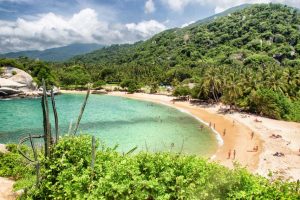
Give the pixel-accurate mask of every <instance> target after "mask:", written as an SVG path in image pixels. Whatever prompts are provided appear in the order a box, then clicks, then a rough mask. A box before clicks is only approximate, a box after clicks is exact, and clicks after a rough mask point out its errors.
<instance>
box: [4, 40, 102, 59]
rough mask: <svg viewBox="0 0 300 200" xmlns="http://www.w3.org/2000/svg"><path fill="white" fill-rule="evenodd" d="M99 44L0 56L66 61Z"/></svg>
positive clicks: (98, 47) (92, 49)
mask: <svg viewBox="0 0 300 200" xmlns="http://www.w3.org/2000/svg"><path fill="white" fill-rule="evenodd" d="M102 47H103V45H99V44H70V45H68V46H63V47H57V48H51V49H46V50H43V51H37V50H35V51H20V52H11V53H6V54H1V55H0V58H1V57H2V58H5V57H6V58H18V57H20V56H23V57H28V58H32V59H40V60H43V61H66V60H68V59H70V58H72V57H74V56H76V55H80V54H86V53H90V52H92V51H95V50H97V49H100V48H102Z"/></svg>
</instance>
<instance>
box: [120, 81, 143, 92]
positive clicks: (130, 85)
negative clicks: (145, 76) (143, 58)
mask: <svg viewBox="0 0 300 200" xmlns="http://www.w3.org/2000/svg"><path fill="white" fill-rule="evenodd" d="M120 86H121V87H122V88H127V92H128V93H134V92H136V91H138V90H139V89H140V88H141V86H140V85H139V84H138V82H137V81H136V80H133V79H125V80H123V81H122V82H121V84H120Z"/></svg>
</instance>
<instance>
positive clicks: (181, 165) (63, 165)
mask: <svg viewBox="0 0 300 200" xmlns="http://www.w3.org/2000/svg"><path fill="white" fill-rule="evenodd" d="M96 147H97V148H98V150H97V151H96V154H95V155H96V157H95V163H94V168H92V167H91V163H92V137H91V136H87V135H81V136H77V137H74V136H68V137H64V138H62V139H61V140H60V142H59V143H58V144H57V145H56V146H55V147H54V149H53V157H52V159H51V160H50V159H48V158H46V159H44V160H43V161H42V163H43V164H45V165H48V166H49V168H47V169H46V168H43V169H42V171H41V175H42V180H41V184H40V186H39V187H33V188H31V189H30V190H29V191H28V193H27V194H26V196H23V197H22V198H24V199H26V198H27V199H299V198H300V191H299V182H298V183H297V182H284V181H281V180H275V181H269V180H268V179H266V178H263V177H260V176H256V175H252V174H250V173H249V172H247V170H246V169H243V168H239V167H237V168H236V169H234V170H229V169H227V168H225V167H223V166H221V165H219V164H217V163H211V162H208V161H207V160H205V159H202V158H199V157H196V156H183V155H178V154H170V153H146V152H140V153H137V154H135V155H131V154H121V153H118V152H117V151H115V149H112V148H109V147H105V146H104V145H103V144H101V143H100V142H99V141H97V142H96Z"/></svg>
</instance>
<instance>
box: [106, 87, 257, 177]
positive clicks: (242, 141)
mask: <svg viewBox="0 0 300 200" xmlns="http://www.w3.org/2000/svg"><path fill="white" fill-rule="evenodd" d="M108 95H111V96H120V97H125V98H131V99H136V100H143V101H150V102H154V103H160V104H163V105H165V106H170V107H173V108H176V109H178V110H179V111H181V112H185V113H187V114H189V115H191V116H192V117H194V118H196V119H197V120H198V121H200V122H201V123H203V124H205V125H206V126H208V127H209V123H211V124H212V127H211V130H212V131H213V132H214V133H215V134H216V139H217V140H218V143H219V147H218V149H217V150H216V152H215V153H214V154H213V155H212V156H211V158H210V160H212V161H216V162H218V163H220V164H221V165H224V166H226V167H229V168H231V169H232V168H234V163H235V161H237V162H239V163H240V164H241V165H242V166H244V167H246V168H247V169H248V170H250V171H251V172H255V170H256V169H257V168H258V166H259V154H260V152H261V150H262V142H261V141H260V140H259V139H258V137H257V136H255V137H254V138H253V141H252V142H253V144H254V145H256V146H259V150H258V151H257V152H251V154H250V153H249V154H248V155H247V157H245V156H244V155H243V154H241V152H242V151H243V150H244V148H245V146H246V147H248V148H250V146H249V144H248V140H247V139H246V138H245V137H243V136H242V137H241V134H236V132H241V131H242V132H243V133H244V134H247V132H249V133H251V131H250V130H249V129H248V128H247V127H242V126H241V125H240V124H236V123H235V124H234V125H233V122H232V121H231V120H229V119H226V118H224V117H223V116H221V115H220V116H215V115H216V114H215V113H210V112H208V111H207V110H205V109H203V110H202V109H199V108H197V107H196V106H194V105H190V103H189V102H186V101H183V102H176V103H174V104H173V103H172V101H171V100H172V99H173V97H170V96H166V95H155V94H144V93H134V94H126V93H125V92H110V93H109V94H108ZM213 124H215V129H214V128H213ZM224 129H226V134H225V136H223V135H222V134H221V133H223V131H224ZM244 134H243V135H244ZM249 135H250V134H249ZM218 138H219V139H218ZM254 145H253V146H254ZM251 149H252V147H251ZM229 150H231V158H230V159H228V152H229ZM234 150H236V157H235V159H233V158H232V157H233V151H234Z"/></svg>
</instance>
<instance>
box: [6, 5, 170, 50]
mask: <svg viewBox="0 0 300 200" xmlns="http://www.w3.org/2000/svg"><path fill="white" fill-rule="evenodd" d="M165 28H166V27H165V26H164V24H162V23H159V22H157V21H155V20H149V21H142V22H140V23H129V24H118V23H111V22H109V21H106V20H101V19H99V16H98V14H97V13H96V12H95V10H93V9H90V8H86V9H83V10H81V11H80V12H78V13H76V14H74V15H73V16H71V17H69V18H66V17H63V16H59V15H56V14H54V13H47V14H43V15H38V16H36V17H35V18H33V19H23V18H19V19H17V20H16V21H4V20H0V52H10V51H21V50H31V49H40V50H42V49H46V48H51V47H57V46H62V45H68V44H72V43H101V44H113V43H124V42H134V41H137V40H143V39H146V38H148V37H150V36H152V35H153V34H155V33H157V32H160V31H162V30H164V29H165Z"/></svg>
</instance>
